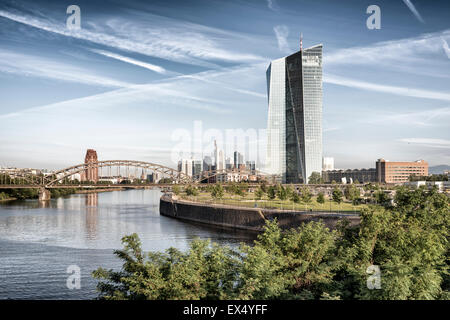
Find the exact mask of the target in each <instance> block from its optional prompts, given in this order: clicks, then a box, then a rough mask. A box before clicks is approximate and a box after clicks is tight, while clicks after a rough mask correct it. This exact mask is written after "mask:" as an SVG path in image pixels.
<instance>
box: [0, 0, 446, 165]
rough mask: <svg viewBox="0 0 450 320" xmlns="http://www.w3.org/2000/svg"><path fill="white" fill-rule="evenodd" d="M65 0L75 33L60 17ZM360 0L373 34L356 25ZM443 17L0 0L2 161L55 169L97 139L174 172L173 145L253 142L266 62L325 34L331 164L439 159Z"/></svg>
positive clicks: (300, 6)
mask: <svg viewBox="0 0 450 320" xmlns="http://www.w3.org/2000/svg"><path fill="white" fill-rule="evenodd" d="M73 4H76V5H77V6H78V7H79V8H80V29H72V28H70V26H69V27H68V26H67V19H68V18H69V17H70V16H72V14H73V12H72V11H70V12H69V14H68V13H67V8H68V7H69V6H70V5H73ZM372 4H376V5H378V6H379V8H380V13H381V14H380V29H369V28H368V27H367V24H366V21H367V19H368V18H369V17H370V16H371V13H366V10H367V8H368V7H369V6H370V5H372ZM449 13H450V2H449V1H426V0H410V1H409V0H390V1H356V0H342V1H334V0H329V1H328V0H296V1H287V0H285V1H283V0H250V1H244V0H227V1H216V0H199V1H197V0H195V1H190V0H189V1H186V0H184V1H133V0H131V1H92V0H90V1H78V0H77V1H76V2H73V1H62V0H59V1H40V0H37V1H21V0H17V1H8V0H6V1H5V0H0V166H14V167H33V168H47V169H58V168H64V167H68V166H71V165H75V164H78V163H81V162H83V160H84V154H85V152H86V149H88V148H93V149H95V150H97V153H98V155H99V159H100V160H113V159H124V160H141V161H148V162H153V163H158V164H163V165H168V166H170V167H176V162H177V159H178V157H179V156H181V155H180V154H179V153H178V152H179V151H180V150H182V151H184V152H191V151H192V152H195V156H196V157H197V156H202V155H207V154H208V153H209V152H210V151H211V145H212V144H211V141H212V138H211V137H213V136H214V133H217V134H218V135H219V136H220V135H222V136H223V137H226V132H228V131H227V130H243V131H245V132H250V131H251V132H256V133H257V135H256V137H254V138H255V139H256V140H257V141H258V143H260V144H261V141H264V139H265V136H264V129H265V128H266V126H267V108H268V105H267V87H266V69H267V67H268V65H269V63H270V61H271V60H275V59H278V58H281V57H283V56H286V55H289V54H291V53H294V52H295V51H298V49H299V38H300V33H302V34H303V47H305V48H306V47H309V46H313V45H316V44H319V43H322V44H323V50H324V58H323V59H324V61H323V149H324V150H323V154H324V156H330V157H334V158H335V167H337V168H369V167H374V166H375V161H376V159H378V158H384V159H388V160H391V161H395V160H399V161H400V160H417V159H425V160H427V161H428V162H429V164H430V165H440V164H450V130H449V123H450V48H449V46H450V17H449ZM249 130H250V131H249ZM199 132H200V133H199ZM199 137H200V138H199ZM218 140H219V143H220V145H221V147H222V148H224V149H225V150H226V152H227V156H228V157H232V154H231V152H232V151H233V148H235V147H236V146H230V144H229V143H228V144H227V141H226V138H224V139H223V141H222V140H221V139H218ZM199 141H200V142H199ZM249 143H251V142H249ZM255 143H256V142H255ZM239 151H243V152H245V150H239ZM258 152H259V153H261V154H263V153H264V152H263V151H260V150H259V151H258ZM250 157H251V156H250V155H248V156H247V158H250ZM246 160H255V159H246ZM258 161H260V162H261V161H263V159H261V158H259V159H258Z"/></svg>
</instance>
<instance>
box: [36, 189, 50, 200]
mask: <svg viewBox="0 0 450 320" xmlns="http://www.w3.org/2000/svg"><path fill="white" fill-rule="evenodd" d="M50 198H51V196H50V190H48V189H45V188H40V189H39V201H48V200H50Z"/></svg>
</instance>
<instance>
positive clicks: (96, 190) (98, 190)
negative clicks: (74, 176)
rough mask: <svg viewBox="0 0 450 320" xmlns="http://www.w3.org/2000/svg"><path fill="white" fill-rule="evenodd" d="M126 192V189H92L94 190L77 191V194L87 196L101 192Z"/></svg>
mask: <svg viewBox="0 0 450 320" xmlns="http://www.w3.org/2000/svg"><path fill="white" fill-rule="evenodd" d="M123 190H126V188H115V189H111V188H105V189H92V190H83V189H81V190H77V191H76V192H75V193H77V194H85V193H100V192H113V191H123Z"/></svg>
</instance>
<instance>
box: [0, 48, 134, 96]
mask: <svg viewBox="0 0 450 320" xmlns="http://www.w3.org/2000/svg"><path fill="white" fill-rule="evenodd" d="M0 71H1V72H7V73H15V74H20V75H22V76H32V77H39V78H49V79H55V80H60V81H69V82H77V83H82V84H87V85H94V86H101V87H116V88H120V87H130V86H133V85H134V84H132V83H127V82H123V81H120V80H115V79H111V78H108V77H103V76H100V75H96V74H95V72H92V71H91V70H86V69H83V68H77V67H74V66H72V65H70V64H67V63H61V62H58V61H54V60H50V59H45V58H42V57H37V56H32V55H26V54H20V53H15V52H11V51H6V50H0Z"/></svg>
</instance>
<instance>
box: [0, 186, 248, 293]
mask: <svg viewBox="0 0 450 320" xmlns="http://www.w3.org/2000/svg"><path fill="white" fill-rule="evenodd" d="M160 195H161V193H160V192H159V190H130V191H114V192H105V193H99V194H97V193H88V194H75V195H71V196H68V197H61V198H57V199H51V200H50V201H47V205H46V206H45V207H43V206H42V205H41V204H40V203H39V201H38V200H25V201H12V202H8V203H2V204H0V299H5V298H14V299H29V298H33V299H43V298H47V299H50V298H51V299H55V298H70V299H87V298H93V297H95V296H96V291H95V281H94V280H93V279H92V277H91V276H90V273H91V272H92V271H93V270H94V269H96V268H97V267H99V266H102V267H105V268H107V269H108V268H114V269H117V268H120V266H121V262H120V261H118V260H117V259H116V258H115V257H114V255H113V249H118V248H121V247H122V244H121V238H122V237H123V236H124V235H129V234H131V233H133V232H136V233H137V234H138V235H139V237H140V238H141V242H142V246H143V249H144V250H145V251H163V250H165V249H167V248H169V247H176V248H178V249H181V250H185V249H186V248H187V247H188V245H189V242H190V241H191V240H192V239H194V238H196V237H199V238H201V239H211V240H212V241H214V242H218V243H220V244H224V245H231V246H236V245H238V244H239V243H240V242H242V241H244V242H247V243H248V242H251V241H252V240H253V239H254V238H255V234H254V233H251V232H246V231H230V230H221V229H217V228H213V227H207V226H204V225H197V224H191V223H186V222H182V221H179V220H175V219H172V218H168V217H163V216H160V215H159V198H160ZM71 264H76V265H78V266H80V268H81V270H82V289H81V290H80V291H76V290H68V289H67V287H66V286H65V281H66V279H67V274H66V269H67V267H68V266H69V265H71Z"/></svg>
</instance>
